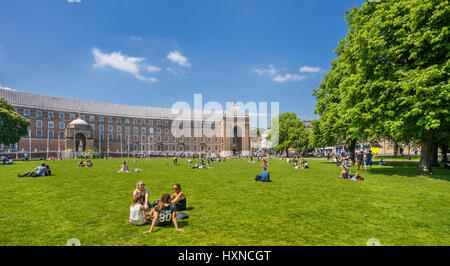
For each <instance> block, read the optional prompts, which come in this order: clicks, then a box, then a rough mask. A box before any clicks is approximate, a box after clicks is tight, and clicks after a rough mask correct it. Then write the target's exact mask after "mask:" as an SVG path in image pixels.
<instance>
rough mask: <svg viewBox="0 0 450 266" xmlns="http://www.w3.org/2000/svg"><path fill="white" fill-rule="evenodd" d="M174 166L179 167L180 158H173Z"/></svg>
mask: <svg viewBox="0 0 450 266" xmlns="http://www.w3.org/2000/svg"><path fill="white" fill-rule="evenodd" d="M172 162H173V165H177V164H178V158H177V157H173V161H172Z"/></svg>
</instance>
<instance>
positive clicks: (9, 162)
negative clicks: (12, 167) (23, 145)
mask: <svg viewBox="0 0 450 266" xmlns="http://www.w3.org/2000/svg"><path fill="white" fill-rule="evenodd" d="M6 164H14V160H13V159H9V161H8V162H6Z"/></svg>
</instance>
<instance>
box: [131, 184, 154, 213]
mask: <svg viewBox="0 0 450 266" xmlns="http://www.w3.org/2000/svg"><path fill="white" fill-rule="evenodd" d="M149 193H150V192H149V191H148V189H147V188H146V187H145V183H144V181H138V182H137V183H136V189H135V190H134V191H133V198H134V197H137V196H140V197H142V198H143V199H144V203H143V205H144V208H145V209H146V210H148V209H149V208H150V203H149V202H148V198H149Z"/></svg>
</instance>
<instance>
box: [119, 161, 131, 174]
mask: <svg viewBox="0 0 450 266" xmlns="http://www.w3.org/2000/svg"><path fill="white" fill-rule="evenodd" d="M129 172H130V170H128V166H127V162H125V161H123V164H122V166H121V167H120V170H119V171H118V173H129Z"/></svg>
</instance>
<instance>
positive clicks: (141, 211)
mask: <svg viewBox="0 0 450 266" xmlns="http://www.w3.org/2000/svg"><path fill="white" fill-rule="evenodd" d="M143 203H144V197H142V196H141V195H139V194H135V195H133V202H132V203H131V206H130V220H128V224H131V225H145V224H148V223H149V220H150V219H151V216H152V215H153V213H152V212H150V213H148V214H147V213H145V208H144V205H143Z"/></svg>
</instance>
